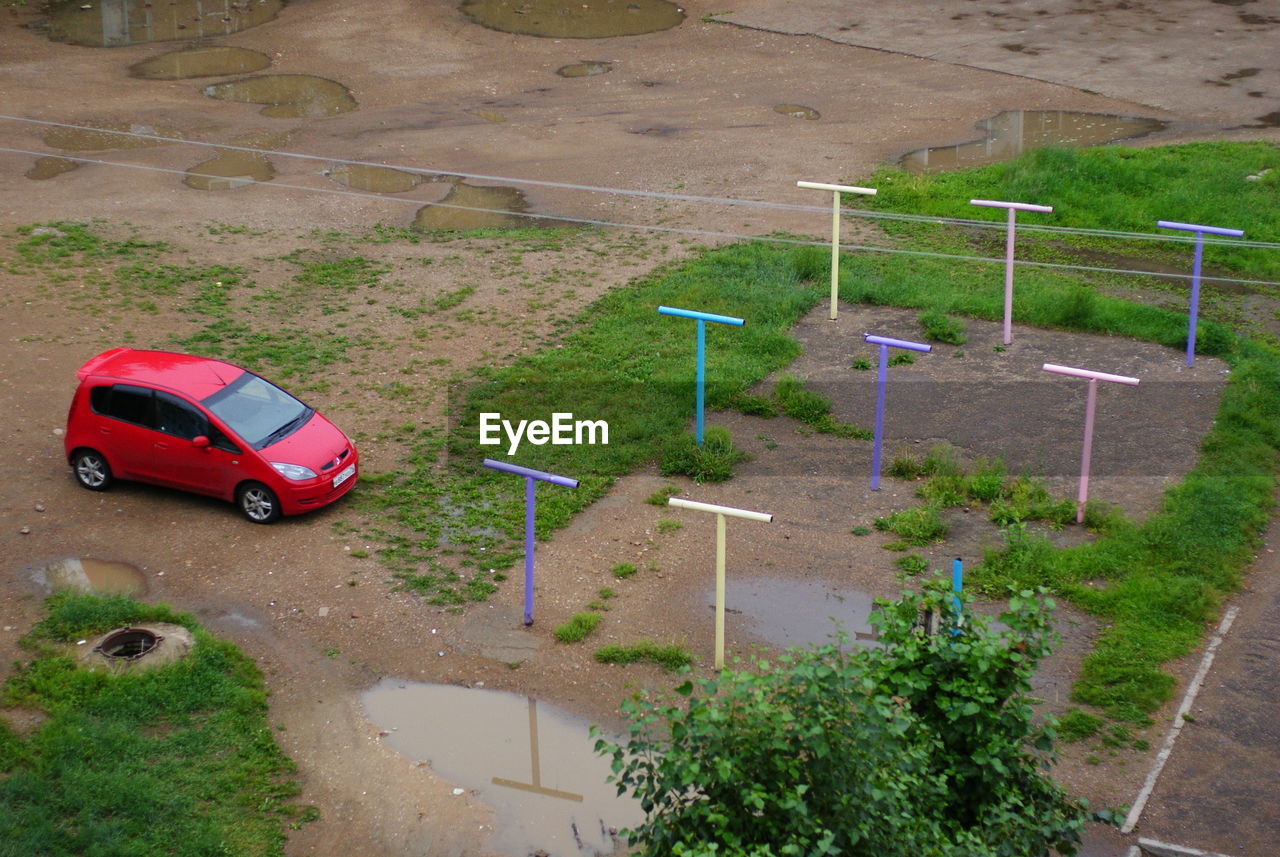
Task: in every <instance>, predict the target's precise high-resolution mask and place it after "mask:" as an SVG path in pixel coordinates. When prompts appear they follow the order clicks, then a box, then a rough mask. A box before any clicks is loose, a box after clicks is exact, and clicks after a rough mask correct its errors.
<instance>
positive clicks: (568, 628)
mask: <svg viewBox="0 0 1280 857" xmlns="http://www.w3.org/2000/svg"><path fill="white" fill-rule="evenodd" d="M600 618H601V617H600V614H599V613H575V614H573V617H572V618H570V619H569V621H568V622H565V623H564V624H563V625H557V626H556V629H555V631H554V632H552V633H553V636H554V637H555V638H556V639H557V640H559V641H560V642H561V643H580V642H582V641H583V640H585V639H586V638H587V637H589V636H591V634H592V632H594V631H595V629H596V626H597V625H599V624H600Z"/></svg>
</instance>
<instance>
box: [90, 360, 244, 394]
mask: <svg viewBox="0 0 1280 857" xmlns="http://www.w3.org/2000/svg"><path fill="white" fill-rule="evenodd" d="M244 373H245V370H244V369H242V368H240V367H239V366H235V365H233V364H231V363H226V362H223V361H222V360H214V359H212V358H209V357H197V356H196V355H194V354H176V353H174V352H172V351H144V350H141V349H136V348H113V349H111V350H110V351H104V352H102V353H101V354H99V355H97V356H96V357H92V358H90V359H89V360H88V361H87V362H86V363H85V364H84V365H83V366H81V367H80V369H79V371H77V372H76V377H77V378H79V379H80V380H81V381H83V380H84V379H86V378H88V377H91V376H93V377H99V378H109V379H112V380H116V381H124V382H130V381H132V382H135V383H140V384H148V385H151V386H155V387H167V388H169V389H171V390H179V391H181V392H183V393H185V394H186V395H188V396H190V397H192V398H193V399H196V400H203V399H205V398H208V397H209V396H212V395H213V394H214V393H216V392H218V391H219V390H221V389H223V388H224V387H226V386H227V385H228V384H230V383H231V382H232V381H234V380H236V379H237V378H239V377H240V376H241V375H243V374H244Z"/></svg>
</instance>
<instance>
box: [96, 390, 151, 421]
mask: <svg viewBox="0 0 1280 857" xmlns="http://www.w3.org/2000/svg"><path fill="white" fill-rule="evenodd" d="M99 390H102V391H109V392H106V393H105V394H98V391H99ZM103 400H105V401H103ZM90 403H91V404H92V405H93V409H94V410H95V411H97V412H98V413H101V414H106V415H107V416H109V417H114V418H115V419H117V420H124V421H125V422H127V423H133V424H135V425H140V426H147V427H150V426H151V425H152V422H151V391H150V390H148V389H147V388H146V387H132V386H130V385H128V384H116V385H115V386H113V387H98V388H96V389H95V390H94V391H93V394H91V397H90Z"/></svg>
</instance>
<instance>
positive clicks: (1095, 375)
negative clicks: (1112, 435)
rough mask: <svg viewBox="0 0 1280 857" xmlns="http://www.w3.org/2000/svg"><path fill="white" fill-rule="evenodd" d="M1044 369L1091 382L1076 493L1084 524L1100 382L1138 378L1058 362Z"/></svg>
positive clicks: (1078, 520) (1131, 382)
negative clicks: (1062, 364) (1094, 414)
mask: <svg viewBox="0 0 1280 857" xmlns="http://www.w3.org/2000/svg"><path fill="white" fill-rule="evenodd" d="M1043 369H1044V371H1046V372H1056V373H1057V374H1059V375H1070V376H1072V377H1073V378H1084V379H1085V380H1086V381H1088V382H1089V396H1088V398H1087V399H1086V400H1085V407H1084V452H1083V453H1081V455H1080V491H1079V493H1078V494H1076V523H1077V524H1083V523H1084V508H1085V503H1086V502H1087V501H1088V499H1089V459H1090V458H1091V457H1092V455H1093V412H1094V409H1095V408H1096V407H1097V402H1098V382H1099V381H1110V382H1112V383H1113V384H1128V385H1130V386H1133V385H1135V384H1137V383H1138V379H1137V378H1130V377H1129V376H1128V375H1112V374H1111V373H1109V372H1095V371H1093V370H1092V369H1076V368H1075V367H1074V366H1059V365H1058V364H1056V363H1046V364H1044V366H1043Z"/></svg>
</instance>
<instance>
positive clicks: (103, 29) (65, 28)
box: [43, 0, 284, 48]
mask: <svg viewBox="0 0 1280 857" xmlns="http://www.w3.org/2000/svg"><path fill="white" fill-rule="evenodd" d="M283 6H284V2H283V0H163V2H161V0H92V2H84V0H54V2H51V3H49V4H47V5H46V6H45V14H46V15H47V16H48V17H47V18H46V19H45V22H44V25H43V26H44V29H45V32H46V33H47V34H48V36H49V38H50V39H52V40H53V41H55V42H69V43H70V44H73V45H87V46H90V47H104V48H114V47H119V46H121V45H140V44H146V43H149V42H169V41H174V40H176V39H201V38H205V37H207V36H225V35H228V34H230V33H238V32H240V31H241V30H247V29H249V28H250V27H256V26H258V25H259V24H265V23H266V22H267V21H270V20H271V19H272V18H274V17H276V15H277V14H278V13H279V11H280V9H281V8H282V7H283Z"/></svg>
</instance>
